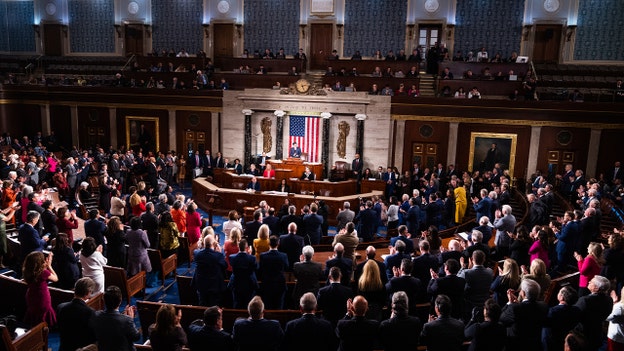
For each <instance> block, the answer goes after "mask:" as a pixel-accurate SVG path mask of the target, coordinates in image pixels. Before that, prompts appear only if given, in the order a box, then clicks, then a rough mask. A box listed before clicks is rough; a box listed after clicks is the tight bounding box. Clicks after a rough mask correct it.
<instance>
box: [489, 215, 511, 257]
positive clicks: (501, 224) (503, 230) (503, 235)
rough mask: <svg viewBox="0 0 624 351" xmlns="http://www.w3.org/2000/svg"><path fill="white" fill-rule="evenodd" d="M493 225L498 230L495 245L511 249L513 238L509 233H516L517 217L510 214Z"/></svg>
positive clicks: (498, 219) (496, 220) (495, 221)
mask: <svg viewBox="0 0 624 351" xmlns="http://www.w3.org/2000/svg"><path fill="white" fill-rule="evenodd" d="M493 225H494V228H496V239H495V242H494V243H495V244H496V246H497V247H498V246H501V247H504V248H507V249H509V247H510V246H511V238H510V237H509V235H508V234H507V232H511V233H513V232H514V229H515V228H516V217H514V216H513V215H512V214H508V215H506V216H503V217H501V218H497V219H495V220H494V223H493Z"/></svg>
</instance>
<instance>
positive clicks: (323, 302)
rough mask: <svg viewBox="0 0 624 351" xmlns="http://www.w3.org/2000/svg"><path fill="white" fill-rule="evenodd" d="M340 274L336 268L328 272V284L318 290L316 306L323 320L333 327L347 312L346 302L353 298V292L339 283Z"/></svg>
mask: <svg viewBox="0 0 624 351" xmlns="http://www.w3.org/2000/svg"><path fill="white" fill-rule="evenodd" d="M341 280H342V272H341V271H340V268H338V267H332V268H331V269H330V270H329V284H327V285H325V286H324V287H322V288H321V289H319V291H318V294H317V299H318V306H319V308H320V309H321V311H323V318H325V319H327V320H328V321H330V322H331V324H332V325H333V326H334V327H335V326H336V324H338V320H340V319H341V318H342V317H344V315H345V313H346V312H347V300H349V299H351V298H353V290H351V288H350V287H349V286H346V285H343V284H341V283H340V281H341Z"/></svg>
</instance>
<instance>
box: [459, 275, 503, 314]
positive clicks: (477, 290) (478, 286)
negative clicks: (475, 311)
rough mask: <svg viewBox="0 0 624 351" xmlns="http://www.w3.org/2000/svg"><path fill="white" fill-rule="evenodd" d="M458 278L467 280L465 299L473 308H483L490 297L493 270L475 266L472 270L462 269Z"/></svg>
mask: <svg viewBox="0 0 624 351" xmlns="http://www.w3.org/2000/svg"><path fill="white" fill-rule="evenodd" d="M457 276H458V277H460V278H464V279H466V287H465V288H464V291H465V294H464V299H465V300H466V301H467V302H469V303H470V304H472V305H473V306H483V303H484V302H485V300H487V299H488V298H489V297H490V285H491V284H492V280H493V279H494V274H493V272H492V270H491V269H490V268H485V267H483V266H474V267H472V268H471V269H462V270H461V271H459V273H458V274H457Z"/></svg>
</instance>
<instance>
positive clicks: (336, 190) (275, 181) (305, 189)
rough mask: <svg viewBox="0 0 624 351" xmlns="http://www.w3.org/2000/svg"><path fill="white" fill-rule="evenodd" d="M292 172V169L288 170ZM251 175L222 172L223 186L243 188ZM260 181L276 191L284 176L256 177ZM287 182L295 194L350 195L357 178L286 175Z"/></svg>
mask: <svg viewBox="0 0 624 351" xmlns="http://www.w3.org/2000/svg"><path fill="white" fill-rule="evenodd" d="M287 172H291V171H287ZM251 177H252V176H251V175H248V174H241V175H238V174H234V173H230V172H221V175H220V179H221V183H220V184H221V186H222V187H224V188H231V189H241V190H244V189H246V188H247V184H249V182H250V181H251ZM256 179H258V183H260V189H261V190H262V191H274V190H276V189H277V188H278V187H279V185H280V184H281V182H282V179H283V178H282V177H276V178H264V177H256ZM284 179H286V183H287V184H288V186H290V192H291V193H295V194H305V195H308V194H309V195H319V196H328V197H329V196H349V195H353V194H355V190H356V183H355V180H345V181H341V182H329V181H323V180H314V181H309V180H299V179H298V178H289V177H284Z"/></svg>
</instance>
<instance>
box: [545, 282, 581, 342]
mask: <svg viewBox="0 0 624 351" xmlns="http://www.w3.org/2000/svg"><path fill="white" fill-rule="evenodd" d="M557 300H558V301H559V304H558V305H556V306H553V307H551V308H550V309H549V310H548V315H547V316H546V323H545V325H544V329H543V330H542V345H543V347H544V349H545V350H549V351H550V350H552V351H560V350H563V343H564V340H565V337H566V335H568V333H569V332H570V330H573V329H574V328H575V327H576V325H577V324H578V323H579V322H580V321H581V310H579V309H578V307H576V306H574V303H576V301H577V294H576V290H574V289H573V288H572V287H571V286H570V285H567V286H564V287H563V288H561V290H559V293H558V294H557Z"/></svg>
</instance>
